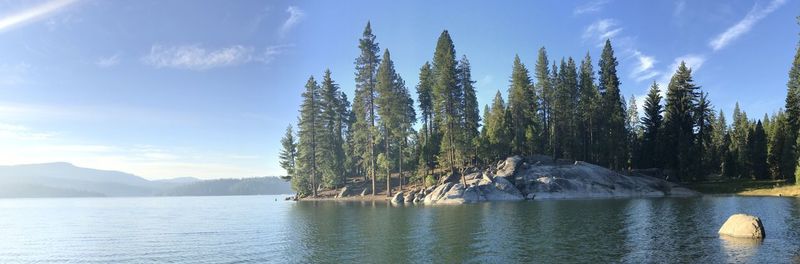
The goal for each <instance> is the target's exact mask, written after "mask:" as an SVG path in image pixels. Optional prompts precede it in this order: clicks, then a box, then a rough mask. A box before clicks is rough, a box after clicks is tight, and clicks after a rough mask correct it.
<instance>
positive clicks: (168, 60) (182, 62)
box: [142, 45, 253, 71]
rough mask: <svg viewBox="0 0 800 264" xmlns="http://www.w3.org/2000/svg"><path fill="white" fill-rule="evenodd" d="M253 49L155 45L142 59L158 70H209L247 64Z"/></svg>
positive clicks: (237, 46) (238, 46)
mask: <svg viewBox="0 0 800 264" xmlns="http://www.w3.org/2000/svg"><path fill="white" fill-rule="evenodd" d="M252 55H253V48H250V47H244V46H241V45H233V46H230V47H224V48H220V49H206V48H203V47H201V46H200V45H188V46H173V47H165V46H161V45H153V46H152V47H151V48H150V53H149V54H147V55H145V56H144V57H143V58H142V61H143V62H144V63H145V64H148V65H151V66H153V67H156V68H176V69H187V70H197V71H202V70H208V69H211V68H217V67H225V66H232V65H238V64H242V63H247V62H249V61H250V60H252Z"/></svg>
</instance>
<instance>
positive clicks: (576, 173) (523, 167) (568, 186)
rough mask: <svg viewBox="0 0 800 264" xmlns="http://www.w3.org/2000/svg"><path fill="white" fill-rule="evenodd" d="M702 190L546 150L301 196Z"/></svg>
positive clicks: (402, 199) (446, 198) (489, 196)
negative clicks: (456, 170) (417, 182)
mask: <svg viewBox="0 0 800 264" xmlns="http://www.w3.org/2000/svg"><path fill="white" fill-rule="evenodd" d="M697 195H700V193H698V192H695V191H692V190H689V189H687V188H685V187H682V186H680V185H677V184H675V183H671V182H668V181H665V180H662V179H659V178H656V177H651V176H647V175H644V174H642V173H632V175H630V176H629V175H623V174H620V173H617V172H615V171H613V170H610V169H607V168H604V167H601V166H598V165H594V164H590V163H586V162H582V161H576V162H569V161H558V160H553V159H551V158H549V157H547V156H534V157H529V158H527V159H526V158H523V157H520V156H513V157H509V158H507V159H505V160H503V161H500V162H498V163H497V164H496V165H495V166H492V167H491V168H489V169H487V170H484V171H471V172H468V173H466V175H465V176H464V179H463V181H462V179H461V177H458V176H457V175H450V177H442V179H440V182H439V183H438V184H437V185H435V186H430V187H428V188H422V187H416V188H410V189H408V190H405V191H399V192H397V193H395V194H394V195H393V197H391V199H389V197H386V196H371V195H366V194H365V193H364V192H362V193H361V195H360V196H359V195H349V193H348V191H347V187H345V188H343V190H342V191H340V193H339V194H338V195H336V198H334V199H331V198H313V199H306V198H303V199H302V200H364V199H363V198H364V197H371V198H372V199H369V200H385V199H389V201H390V202H391V203H392V204H394V205H454V204H467V203H478V202H487V201H521V200H534V199H536V200H544V199H587V198H625V197H665V196H671V197H689V196H697Z"/></svg>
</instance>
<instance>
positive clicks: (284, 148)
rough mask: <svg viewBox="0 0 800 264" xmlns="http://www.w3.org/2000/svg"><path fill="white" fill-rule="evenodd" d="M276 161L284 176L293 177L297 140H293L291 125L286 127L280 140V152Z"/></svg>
mask: <svg viewBox="0 0 800 264" xmlns="http://www.w3.org/2000/svg"><path fill="white" fill-rule="evenodd" d="M278 159H279V161H280V165H281V168H283V169H284V170H286V176H289V177H292V176H294V170H295V160H296V159H297V140H295V138H294V131H292V125H289V126H287V127H286V133H285V134H284V135H283V138H281V152H280V154H279V156H278Z"/></svg>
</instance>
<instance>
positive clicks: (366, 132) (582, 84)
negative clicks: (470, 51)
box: [280, 18, 800, 196]
mask: <svg viewBox="0 0 800 264" xmlns="http://www.w3.org/2000/svg"><path fill="white" fill-rule="evenodd" d="M798 21H799V22H800V18H799V19H798ZM358 48H359V49H360V51H361V52H360V55H359V56H358V57H357V58H356V59H355V83H356V87H355V96H354V98H353V101H352V104H351V102H350V101H349V99H348V98H347V96H346V94H345V93H344V92H342V91H341V90H340V87H339V85H338V84H337V83H336V82H335V81H334V80H333V77H332V76H331V72H330V71H329V70H328V71H325V72H324V73H323V76H322V80H321V81H317V79H316V78H314V76H311V77H309V79H308V81H307V82H306V85H305V90H304V92H303V94H302V103H301V105H300V111H299V117H298V123H297V126H296V129H295V128H294V126H292V125H289V127H288V128H287V129H286V134H285V135H284V137H283V139H282V140H281V144H282V147H283V150H282V151H281V153H280V165H281V167H283V168H284V169H286V171H287V174H288V175H289V176H290V178H291V182H292V188H293V189H294V190H295V191H296V192H297V193H298V194H299V195H300V196H316V195H317V191H318V190H319V189H333V188H339V187H341V186H343V185H344V184H345V183H346V180H347V179H348V178H363V179H364V180H366V181H369V182H371V186H372V187H371V189H370V190H371V193H372V194H373V195H374V194H376V193H377V191H378V190H379V189H380V188H382V187H379V184H382V183H380V182H384V181H385V184H386V186H385V190H387V195H389V196H391V189H392V188H393V187H400V188H401V189H402V186H403V185H404V184H407V183H410V182H421V183H422V184H424V185H431V184H432V183H434V182H436V180H437V179H438V178H439V177H443V176H448V177H450V176H459V175H463V174H464V170H466V169H468V168H474V167H478V168H482V167H485V166H487V165H488V164H493V163H494V162H495V161H497V160H500V159H503V158H505V157H507V156H510V155H522V156H531V155H535V154H545V155H550V156H552V157H553V158H555V159H567V160H581V161H586V162H589V163H594V164H598V165H601V166H605V167H608V168H611V169H614V170H617V171H625V170H630V169H643V168H660V169H664V170H665V171H666V172H668V173H667V174H666V175H668V180H670V181H674V182H696V181H704V180H707V178H708V177H709V176H719V178H720V179H742V178H748V179H775V180H784V181H786V182H787V183H794V182H796V181H795V178H796V177H798V178H800V166H798V152H799V151H796V149H798V147H799V146H800V137H799V136H798V130H800V45H798V48H797V50H796V53H795V57H794V60H793V63H792V65H790V69H789V78H788V82H787V96H786V101H785V102H786V104H785V108H784V109H779V110H777V111H776V112H775V113H772V114H771V115H768V114H764V116H763V117H761V118H757V119H752V118H750V117H748V115H747V113H745V112H743V111H741V110H740V108H739V105H738V103H737V104H736V107H735V108H734V111H733V114H732V122H731V123H730V124H729V123H728V122H727V121H726V116H725V113H724V112H723V111H722V110H719V111H716V110H715V108H714V105H713V104H712V102H711V101H710V100H709V95H708V93H707V92H705V91H703V89H702V88H701V85H699V84H696V83H695V82H694V80H693V73H692V69H691V68H689V67H688V66H687V65H686V64H685V63H683V62H681V64H680V66H679V67H678V69H677V71H676V72H675V73H674V75H673V76H672V78H671V80H670V82H669V84H668V85H667V87H660V86H659V85H658V84H657V83H655V82H653V84H652V85H651V86H650V90H649V92H648V94H647V96H646V98H645V100H644V105H643V106H642V107H643V108H642V114H643V116H642V117H641V118H640V117H639V114H638V113H639V112H638V106H637V105H636V99H635V98H634V97H633V96H631V97H630V98H629V99H628V100H625V98H624V97H623V96H622V95H621V94H620V85H621V83H620V80H619V78H618V75H617V66H618V64H619V62H618V61H617V58H616V57H615V55H614V49H613V46H612V43H611V40H606V42H605V45H604V47H603V50H602V52H601V54H600V59H599V60H598V63H597V65H596V66H597V68H598V69H597V70H596V71H595V69H594V67H595V65H594V64H593V61H592V57H591V55H590V54H589V53H588V52H587V53H586V54H585V55H584V57H583V58H582V59H581V60H580V62H578V61H576V59H573V57H567V58H563V57H562V58H561V59H559V60H551V59H552V58H550V57H549V56H548V54H547V50H546V48H545V47H542V48H540V49H539V52H538V57H537V58H536V60H535V63H534V66H533V68H532V70H529V69H528V67H527V66H526V65H525V63H523V62H522V59H520V58H519V56H516V57H515V58H514V60H513V64H512V67H511V74H510V76H511V78H510V84H509V87H508V90H507V91H506V95H507V98H504V97H503V94H502V93H501V91H499V90H498V91H497V93H496V95H495V97H494V100H493V101H492V103H491V105H484V106H483V107H484V108H483V109H484V110H483V112H482V113H483V115H482V116H481V115H480V111H479V107H480V106H479V105H478V101H477V96H476V89H477V88H476V87H475V86H474V84H475V81H474V80H473V79H472V76H471V66H470V62H469V59H468V58H467V56H466V55H461V57H459V56H457V53H456V49H455V45H454V43H453V41H452V39H451V38H450V33H449V32H448V31H447V30H444V31H443V32H442V33H441V35H440V36H439V39H438V41H437V44H436V48H435V50H434V53H433V58H432V61H430V62H424V63H423V64H422V66H421V68H420V71H419V76H417V77H418V79H417V80H416V85H415V86H414V88H415V90H416V94H415V95H416V96H415V97H412V94H411V92H410V90H409V85H407V84H406V81H405V80H404V79H403V78H402V77H401V76H400V75H399V74H398V73H397V72H395V69H394V63H393V61H392V58H391V53H390V51H389V49H385V50H383V51H381V49H380V47H379V44H378V42H377V39H376V36H375V35H374V34H373V32H372V29H371V26H370V23H369V22H368V23H367V25H366V27H365V29H364V31H363V35H362V37H361V38H360V39H359V40H358ZM787 66H789V65H787ZM626 101H627V103H626ZM392 178H395V182H396V184H397V185H399V186H392V180H391V179H392ZM715 178H716V177H715ZM398 179H399V180H398Z"/></svg>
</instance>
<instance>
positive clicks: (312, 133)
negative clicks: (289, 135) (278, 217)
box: [292, 76, 323, 196]
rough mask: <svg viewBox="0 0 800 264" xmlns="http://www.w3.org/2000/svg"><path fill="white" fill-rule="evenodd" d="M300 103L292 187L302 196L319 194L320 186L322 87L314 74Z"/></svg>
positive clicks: (309, 79)
mask: <svg viewBox="0 0 800 264" xmlns="http://www.w3.org/2000/svg"><path fill="white" fill-rule="evenodd" d="M305 88H306V90H305V92H303V95H302V97H303V102H302V103H301V105H300V120H299V122H298V127H299V132H298V134H299V140H298V144H297V153H298V159H297V160H296V162H297V168H298V170H297V171H296V174H295V176H294V177H292V187H293V188H294V190H295V191H296V192H297V193H298V194H299V195H301V196H305V195H309V194H311V195H312V196H317V188H319V175H320V164H319V162H320V160H321V159H322V157H323V156H322V153H321V151H320V148H319V140H320V139H319V136H320V134H321V132H322V130H323V126H322V122H321V120H320V119H321V115H322V109H321V105H320V91H319V90H320V88H319V85H318V84H317V81H316V80H314V76H311V77H309V78H308V82H306V86H305Z"/></svg>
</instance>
